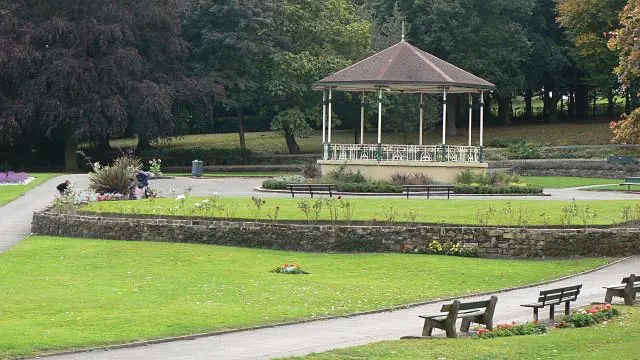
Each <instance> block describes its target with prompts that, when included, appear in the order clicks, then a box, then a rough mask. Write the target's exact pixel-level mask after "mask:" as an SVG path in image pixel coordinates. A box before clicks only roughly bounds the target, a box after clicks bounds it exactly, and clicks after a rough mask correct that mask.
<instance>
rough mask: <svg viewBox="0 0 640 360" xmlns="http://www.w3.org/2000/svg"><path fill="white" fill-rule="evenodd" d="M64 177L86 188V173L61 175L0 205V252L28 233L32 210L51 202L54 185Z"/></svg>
mask: <svg viewBox="0 0 640 360" xmlns="http://www.w3.org/2000/svg"><path fill="white" fill-rule="evenodd" d="M65 179H69V180H71V181H72V182H73V183H74V184H77V186H78V187H80V188H86V184H87V176H86V175H63V176H59V177H56V178H53V179H50V180H48V181H46V182H45V183H44V184H41V185H40V186H37V187H36V188H34V189H33V190H31V191H29V192H27V193H26V194H24V195H23V196H21V197H19V198H17V199H15V200H14V201H12V202H10V203H8V204H6V205H4V206H0V252H4V251H6V250H7V249H9V248H10V247H12V246H13V245H15V244H17V243H18V242H19V241H20V240H22V239H23V238H24V237H26V236H28V235H29V233H30V232H31V231H30V230H31V215H32V214H33V211H34V210H37V209H42V208H44V207H45V206H47V205H48V204H49V203H51V201H52V200H53V198H54V196H55V194H56V192H57V190H56V185H58V184H59V183H61V182H63V181H64V180H65ZM0 191H2V188H0Z"/></svg>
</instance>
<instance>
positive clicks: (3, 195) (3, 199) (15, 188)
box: [0, 173, 59, 206]
mask: <svg viewBox="0 0 640 360" xmlns="http://www.w3.org/2000/svg"><path fill="white" fill-rule="evenodd" d="M29 175H31V176H34V177H35V179H34V180H33V181H31V182H30V183H28V184H26V185H4V186H0V206H2V205H5V204H7V203H9V202H11V201H13V200H15V199H16V198H18V197H20V196H22V195H23V194H24V193H26V192H27V191H29V190H31V189H33V188H35V187H36V186H38V185H40V184H42V183H44V182H45V181H47V180H49V179H51V178H53V177H56V176H57V175H59V174H55V173H30V174H29ZM52 191H53V189H52Z"/></svg>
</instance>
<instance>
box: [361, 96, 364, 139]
mask: <svg viewBox="0 0 640 360" xmlns="http://www.w3.org/2000/svg"><path fill="white" fill-rule="evenodd" d="M362 144H364V91H363V92H362V95H361V96H360V145H362Z"/></svg>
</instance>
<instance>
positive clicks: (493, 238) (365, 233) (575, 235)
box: [31, 211, 640, 257]
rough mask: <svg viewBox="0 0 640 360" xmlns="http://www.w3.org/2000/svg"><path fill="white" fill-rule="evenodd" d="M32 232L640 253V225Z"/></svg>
mask: <svg viewBox="0 0 640 360" xmlns="http://www.w3.org/2000/svg"><path fill="white" fill-rule="evenodd" d="M31 231H32V232H33V233H34V234H40V235H53V236H66V237H82V238H101V239H115V240H143V241H165V242H182V243H204V244H216V245H232V246H242V247H253V248H263V249H282V250H294V251H308V252H397V251H400V249H401V248H402V247H403V245H407V246H409V247H411V248H413V247H417V246H421V247H426V246H428V244H429V242H431V241H432V240H438V241H440V242H442V243H444V242H447V241H453V242H460V243H462V244H473V245H477V246H478V248H479V250H480V255H481V256H490V257H568V256H627V255H632V254H640V229H567V230H565V229H522V228H480V227H447V226H348V225H336V226H334V225H308V224H291V223H279V224H275V223H260V222H258V223H256V222H246V221H217V220H208V219H204V220H203V219H166V218H162V219H161V218H139V217H128V216H117V217H116V216H94V215H72V214H57V213H54V212H49V211H43V212H35V213H34V215H33V222H32V229H31Z"/></svg>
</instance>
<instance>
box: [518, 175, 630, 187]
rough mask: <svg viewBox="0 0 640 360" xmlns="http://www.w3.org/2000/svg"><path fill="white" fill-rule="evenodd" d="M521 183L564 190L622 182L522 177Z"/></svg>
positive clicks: (560, 177)
mask: <svg viewBox="0 0 640 360" xmlns="http://www.w3.org/2000/svg"><path fill="white" fill-rule="evenodd" d="M520 181H521V182H524V183H527V184H530V185H541V186H542V187H543V188H544V189H563V188H571V187H578V186H589V185H603V184H605V185H608V184H618V183H620V181H621V180H620V179H599V178H588V177H572V176H520ZM616 186H617V185H616Z"/></svg>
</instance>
